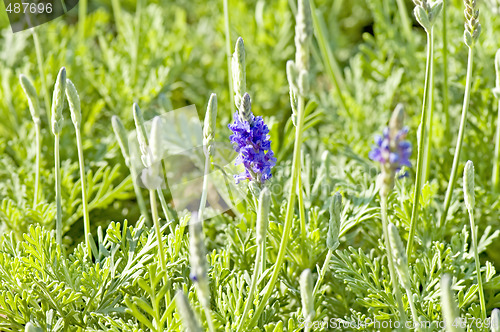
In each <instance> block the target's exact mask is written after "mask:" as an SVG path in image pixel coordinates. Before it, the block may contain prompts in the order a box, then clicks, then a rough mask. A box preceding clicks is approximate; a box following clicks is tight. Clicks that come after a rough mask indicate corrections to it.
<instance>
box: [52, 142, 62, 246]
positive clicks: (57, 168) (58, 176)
mask: <svg viewBox="0 0 500 332" xmlns="http://www.w3.org/2000/svg"><path fill="white" fill-rule="evenodd" d="M60 136H61V135H60V134H56V135H54V165H55V172H56V242H57V244H58V245H59V246H61V248H62V199H61V166H60V158H59V139H60Z"/></svg>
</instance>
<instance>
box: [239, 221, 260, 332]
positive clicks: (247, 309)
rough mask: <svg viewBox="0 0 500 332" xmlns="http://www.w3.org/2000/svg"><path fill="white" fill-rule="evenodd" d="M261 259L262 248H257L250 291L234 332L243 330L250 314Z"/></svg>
mask: <svg viewBox="0 0 500 332" xmlns="http://www.w3.org/2000/svg"><path fill="white" fill-rule="evenodd" d="M257 231H258V230H257ZM261 259H262V246H257V254H256V256H255V264H254V268H253V275H252V281H251V283H250V290H249V291H248V298H247V300H246V303H245V309H243V315H241V321H240V324H239V325H238V329H237V330H236V332H240V331H241V329H242V328H243V323H244V322H245V320H246V318H247V317H248V313H249V312H250V307H251V306H252V303H253V298H254V295H255V289H256V288H257V279H258V276H259V265H261Z"/></svg>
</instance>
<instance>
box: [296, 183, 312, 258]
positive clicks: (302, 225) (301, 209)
mask: <svg viewBox="0 0 500 332" xmlns="http://www.w3.org/2000/svg"><path fill="white" fill-rule="evenodd" d="M297 191H298V202H297V203H298V204H299V220H300V241H301V244H302V245H301V247H302V249H305V248H306V242H307V229H306V211H305V207H304V193H303V191H302V177H301V176H299V178H298V181H297ZM304 258H305V262H304V264H305V266H307V265H309V256H308V255H306V256H304Z"/></svg>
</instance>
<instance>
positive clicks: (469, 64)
mask: <svg viewBox="0 0 500 332" xmlns="http://www.w3.org/2000/svg"><path fill="white" fill-rule="evenodd" d="M472 60H473V51H472V47H469V55H468V60H467V80H466V82H465V95H464V103H463V107H462V118H461V120H460V129H459V130H458V139H457V146H456V148H455V156H454V157H453V166H452V168H451V174H450V180H449V182H448V188H447V189H446V196H445V200H444V211H443V214H442V215H441V219H440V221H439V224H440V226H443V225H444V224H445V222H446V217H447V216H448V210H449V208H450V204H451V196H452V194H453V187H454V186H455V180H456V177H457V171H458V163H459V161H460V152H461V151H462V144H463V141H464V133H465V124H466V122H467V112H468V110H469V101H470V86H471V80H472V64H473V61H472Z"/></svg>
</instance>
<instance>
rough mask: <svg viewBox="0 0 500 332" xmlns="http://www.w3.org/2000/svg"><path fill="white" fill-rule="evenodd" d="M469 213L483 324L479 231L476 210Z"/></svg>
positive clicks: (483, 308) (484, 306)
mask: <svg viewBox="0 0 500 332" xmlns="http://www.w3.org/2000/svg"><path fill="white" fill-rule="evenodd" d="M468 211H469V220H470V228H471V235H472V246H473V248H474V260H475V261H476V274H477V284H478V286H479V289H478V292H479V302H480V304H481V319H482V320H483V322H485V321H486V302H485V300H484V291H483V280H482V278H481V265H480V264H481V262H480V261H479V254H478V251H477V230H476V224H475V222H474V210H472V209H468Z"/></svg>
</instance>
